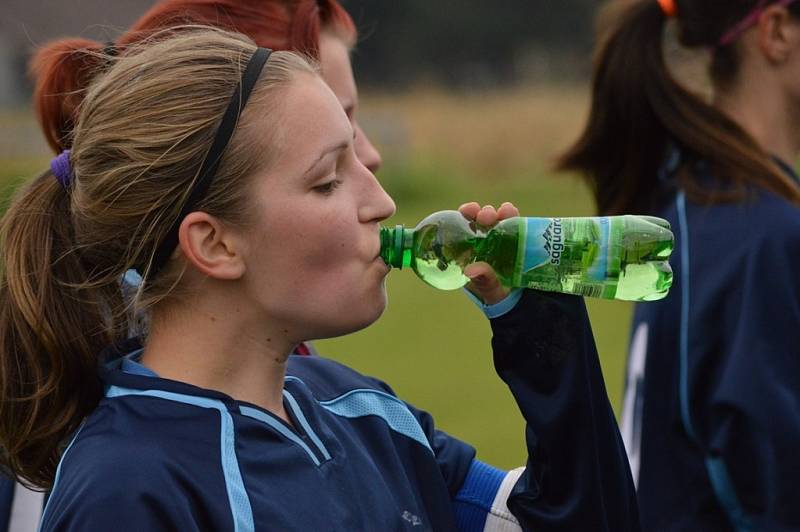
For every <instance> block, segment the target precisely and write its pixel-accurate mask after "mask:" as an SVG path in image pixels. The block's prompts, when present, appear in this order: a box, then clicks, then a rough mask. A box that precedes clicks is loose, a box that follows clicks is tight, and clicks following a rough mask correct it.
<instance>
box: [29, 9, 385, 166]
mask: <svg viewBox="0 0 800 532" xmlns="http://www.w3.org/2000/svg"><path fill="white" fill-rule="evenodd" d="M187 24H193V25H205V26H214V27H217V28H221V29H228V30H233V31H237V32H239V33H243V34H245V35H247V36H248V37H250V38H251V39H253V40H254V41H255V42H256V44H258V45H259V46H263V47H265V48H270V49H272V50H293V51H299V52H303V53H305V54H307V55H309V56H311V57H313V58H315V59H317V60H319V62H320V66H321V68H322V76H323V79H324V80H325V82H326V83H327V84H328V86H329V87H330V88H331V90H333V92H334V94H336V97H337V98H338V99H339V102H340V103H341V104H342V107H343V108H344V110H345V113H346V114H347V116H348V118H350V121H351V123H352V124H353V127H354V129H355V130H356V139H355V142H356V153H357V154H358V157H359V159H360V160H361V162H362V163H363V164H364V165H365V166H366V167H367V168H369V169H370V170H372V171H373V172H375V171H376V170H377V169H378V168H379V167H380V165H381V157H380V154H379V153H378V151H377V150H376V149H375V147H374V146H373V145H372V143H371V142H370V141H369V139H368V138H367V136H366V135H365V134H364V132H363V131H362V130H361V128H360V127H359V125H358V122H357V121H356V112H357V110H358V90H357V88H356V84H355V81H354V78H353V70H352V66H351V64H350V56H349V53H350V50H351V49H352V47H353V46H354V45H355V42H356V38H357V31H356V28H355V25H354V24H353V20H352V18H351V17H350V15H349V14H348V13H347V11H345V9H344V8H343V7H342V6H341V5H340V4H339V3H338V2H337V1H336V0H215V1H203V0H164V1H162V2H158V3H157V4H156V5H154V6H153V7H152V8H150V10H149V11H147V12H146V13H145V14H144V15H143V16H142V17H141V18H140V19H139V20H138V21H137V22H136V23H135V24H133V26H131V28H130V29H129V30H128V31H127V32H125V33H124V34H123V35H122V36H121V37H119V39H118V40H117V41H116V42H115V43H106V44H103V43H100V42H96V41H91V40H87V39H64V40H61V41H59V42H58V45H57V46H49V47H47V48H44V49H42V51H41V52H40V53H39V54H37V55H36V56H35V57H34V59H33V61H32V65H31V66H32V70H33V72H34V74H35V77H36V87H35V91H34V98H33V101H34V106H35V108H36V114H37V117H38V119H39V122H40V124H41V126H42V129H43V131H44V134H45V137H46V138H47V142H48V143H49V144H50V146H51V147H52V148H53V149H54V150H55V151H56V152H60V151H61V150H63V149H65V148H68V147H69V144H70V138H69V135H70V129H71V125H72V123H73V121H74V117H75V112H76V109H77V107H78V105H80V102H81V100H82V98H83V90H84V89H85V88H86V86H87V84H88V82H89V81H90V80H91V79H92V78H93V77H94V76H95V75H97V73H98V72H102V71H103V70H104V68H105V63H106V59H105V57H104V56H106V55H116V54H119V53H124V50H125V46H126V45H129V44H132V43H135V42H137V41H140V40H142V39H143V38H145V37H147V36H149V35H151V34H153V33H154V32H156V31H161V30H163V29H165V28H170V27H173V26H179V25H187ZM87 51H94V52H96V53H94V54H92V53H86V52H87ZM65 63H66V64H65Z"/></svg>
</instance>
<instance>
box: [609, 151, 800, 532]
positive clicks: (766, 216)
mask: <svg viewBox="0 0 800 532" xmlns="http://www.w3.org/2000/svg"><path fill="white" fill-rule="evenodd" d="M675 162H676V161H673V163H675ZM783 166H784V167H785V165H783ZM676 167H677V165H675V164H673V165H672V170H674V169H675V168H676ZM785 168H786V169H787V171H790V169H788V167H785ZM667 170H669V169H667ZM694 171H695V173H696V177H698V179H700V180H701V181H702V180H704V179H706V178H708V177H709V176H708V175H707V172H708V170H707V169H706V167H705V166H703V165H696V166H695V167H694ZM667 174H668V175H665V180H664V183H663V186H664V189H665V193H666V195H667V197H668V198H669V199H668V201H667V202H666V203H665V205H664V207H663V208H662V209H661V210H660V211H658V212H656V213H654V214H656V215H657V216H661V217H663V218H666V219H667V220H669V221H670V223H671V224H672V228H673V231H674V233H675V237H676V249H675V251H674V253H673V255H672V258H671V260H670V263H671V264H672V268H673V270H674V273H675V277H674V284H673V286H672V289H671V291H670V294H669V296H668V297H667V298H665V299H664V300H662V301H659V302H656V303H647V304H640V305H638V306H637V307H636V311H635V315H634V321H633V330H632V339H631V352H630V356H629V362H628V379H627V388H626V400H625V411H624V414H623V423H622V424H623V433H624V434H625V439H626V444H627V446H628V451H629V457H630V460H631V465H632V468H633V471H634V477H635V479H636V481H637V487H638V498H639V506H640V511H641V516H642V526H643V529H645V530H659V531H679V530H680V531H684V530H685V531H698V530H714V531H717V530H719V531H724V530H800V492H798V489H797V485H798V480H800V453H799V452H798V450H800V208H798V207H797V206H794V205H792V204H790V203H789V202H787V201H785V200H783V199H781V198H779V197H777V196H775V195H774V194H771V193H769V192H766V191H763V190H753V191H751V194H750V195H749V197H748V198H747V199H746V200H744V201H740V202H736V203H723V204H716V205H711V206H709V205H698V204H695V203H693V202H691V201H689V200H688V199H686V197H685V195H684V194H683V193H682V192H681V191H680V190H679V189H678V188H677V185H675V182H674V180H673V179H672V178H671V175H669V172H667ZM795 177H796V176H795ZM706 181H708V180H707V179H706Z"/></svg>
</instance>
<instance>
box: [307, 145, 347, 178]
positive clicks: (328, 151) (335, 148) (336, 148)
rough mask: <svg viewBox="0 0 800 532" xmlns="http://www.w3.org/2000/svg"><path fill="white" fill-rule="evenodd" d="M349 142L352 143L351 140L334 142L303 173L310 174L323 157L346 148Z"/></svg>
mask: <svg viewBox="0 0 800 532" xmlns="http://www.w3.org/2000/svg"><path fill="white" fill-rule="evenodd" d="M349 144H350V142H349V141H345V142H339V143H338V144H333V145H331V146H328V147H327V148H325V149H324V150H322V153H321V154H320V156H319V157H317V159H316V160H315V161H314V162H313V164H311V166H309V167H308V169H307V170H306V171H305V172H304V173H303V175H308V174H309V173H310V172H311V170H313V169H314V168H316V166H317V165H318V164H319V162H320V161H321V160H322V159H324V158H325V157H327V156H328V155H329V154H331V153H334V152H337V151H341V150H344V149H345V148H347V146H348V145H349Z"/></svg>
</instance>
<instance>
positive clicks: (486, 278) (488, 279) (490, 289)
mask: <svg viewBox="0 0 800 532" xmlns="http://www.w3.org/2000/svg"><path fill="white" fill-rule="evenodd" d="M464 275H466V276H467V277H469V279H470V282H469V284H467V289H468V290H469V291H470V292H472V293H473V294H475V295H476V296H478V297H479V298H480V299H481V300H482V301H483V302H484V303H486V304H487V305H494V304H495V303H499V302H500V301H502V300H503V299H505V298H506V296H508V293H509V290H508V289H507V288H505V287H504V286H503V285H502V284H500V280H499V279H498V278H497V275H496V274H495V273H494V270H493V269H492V267H491V266H489V265H488V264H486V263H485V262H475V263H472V264H470V265H469V266H467V267H466V268H464Z"/></svg>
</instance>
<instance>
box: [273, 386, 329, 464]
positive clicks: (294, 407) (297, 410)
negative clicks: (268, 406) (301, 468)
mask: <svg viewBox="0 0 800 532" xmlns="http://www.w3.org/2000/svg"><path fill="white" fill-rule="evenodd" d="M283 396H284V397H285V398H286V400H287V401H288V402H289V408H291V409H292V412H293V413H294V416H295V417H296V418H297V421H299V422H300V426H301V427H303V430H304V431H305V432H306V434H308V437H309V438H311V441H313V442H314V445H316V446H317V449H319V452H321V453H322V456H324V457H325V460H330V459H331V455H330V453H328V449H326V448H325V445H323V443H322V440H320V439H319V437H318V436H317V433H316V432H314V429H312V428H311V425H310V424H309V423H308V420H306V416H305V415H304V414H303V410H302V409H301V408H300V405H298V404H297V401H295V399H294V397H292V394H290V393H289V392H287V391H286V390H283Z"/></svg>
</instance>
